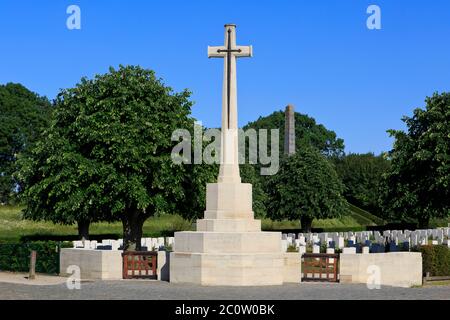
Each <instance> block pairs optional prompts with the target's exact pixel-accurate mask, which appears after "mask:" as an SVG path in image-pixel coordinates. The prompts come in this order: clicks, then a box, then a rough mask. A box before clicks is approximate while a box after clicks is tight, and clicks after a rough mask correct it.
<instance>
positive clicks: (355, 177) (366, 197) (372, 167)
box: [333, 153, 389, 214]
mask: <svg viewBox="0 0 450 320" xmlns="http://www.w3.org/2000/svg"><path fill="white" fill-rule="evenodd" d="M333 160H334V161H333V162H334V164H335V167H336V172H337V174H338V176H339V177H340V178H341V180H342V182H343V183H344V186H345V191H344V196H345V198H346V199H347V201H348V202H350V203H352V204H354V205H356V206H358V207H361V208H363V209H366V210H368V211H370V212H372V213H378V214H381V208H380V207H379V203H378V198H379V187H380V182H381V178H382V175H383V174H384V173H385V172H387V170H388V169H389V160H388V159H387V157H386V155H384V154H381V155H379V156H375V155H374V154H373V153H366V154H356V153H350V154H347V155H345V156H343V157H336V158H334V159H333Z"/></svg>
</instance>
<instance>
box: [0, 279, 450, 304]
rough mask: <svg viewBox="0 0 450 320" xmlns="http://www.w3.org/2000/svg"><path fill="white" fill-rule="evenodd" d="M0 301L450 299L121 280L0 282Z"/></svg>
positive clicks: (312, 286) (331, 287)
mask: <svg viewBox="0 0 450 320" xmlns="http://www.w3.org/2000/svg"><path fill="white" fill-rule="evenodd" d="M0 299H1V300H5V299H52V300H53V299H89V300H90V299H106V300H111V299H149V300H160V299H163V300H165V299H171V300H204V299H221V300H231V299H235V300H251V299H262V300H302V299H313V300H314V299H332V300H358V299H374V300H376V299H389V300H395V299H423V300H428V299H446V300H449V299H450V286H430V287H422V288H394V287H382V288H381V289H380V290H376V289H375V290H369V289H367V287H366V286H365V285H355V284H351V285H349V284H324V283H302V284H286V285H283V286H272V287H239V288H236V287H200V286H193V285H187V284H186V285H181V284H170V283H167V282H159V281H145V280H122V281H95V282H85V283H81V289H80V290H69V289H67V287H66V285H65V284H57V285H25V284H12V283H4V282H1V283H0Z"/></svg>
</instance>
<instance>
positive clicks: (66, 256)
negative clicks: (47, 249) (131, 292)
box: [60, 248, 169, 281]
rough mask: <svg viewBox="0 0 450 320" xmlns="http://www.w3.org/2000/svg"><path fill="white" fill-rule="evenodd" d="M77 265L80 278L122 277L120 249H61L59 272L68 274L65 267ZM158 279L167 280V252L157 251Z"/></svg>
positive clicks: (116, 278)
mask: <svg viewBox="0 0 450 320" xmlns="http://www.w3.org/2000/svg"><path fill="white" fill-rule="evenodd" d="M71 265H75V266H78V267H79V268H80V272H81V279H83V280H87V279H93V280H94V279H101V280H120V279H122V251H121V250H91V249H72V248H70V249H61V255H60V274H61V275H62V276H69V275H70V274H68V273H67V268H68V267H69V266H71ZM156 272H157V275H158V280H161V281H169V252H166V251H158V264H157V271H156Z"/></svg>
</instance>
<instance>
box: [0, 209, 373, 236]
mask: <svg viewBox="0 0 450 320" xmlns="http://www.w3.org/2000/svg"><path fill="white" fill-rule="evenodd" d="M21 209H22V208H21V207H11V206H0V242H17V241H19V240H20V238H21V237H22V236H37V235H39V236H43V235H45V236H75V235H77V226H76V225H65V226H64V225H58V224H54V223H51V222H44V221H40V222H35V221H29V220H23V219H22V218H21V213H20V211H21ZM355 212H356V210H352V212H350V214H349V215H348V216H344V217H341V218H339V219H323V220H322V219H320V220H314V221H313V228H322V229H324V230H326V231H347V230H355V231H356V230H364V227H365V226H366V225H374V222H373V221H371V220H370V224H369V223H367V224H366V223H361V222H362V221H363V220H362V219H361V218H358V217H359V216H362V215H360V212H361V211H358V212H357V213H355ZM363 214H364V215H367V214H366V213H363ZM369 215H370V214H369ZM364 222H367V220H364ZM261 225H262V229H263V230H266V231H270V230H274V231H275V230H290V229H292V230H295V229H297V230H298V229H300V223H299V222H298V221H272V220H270V219H262V221H261ZM181 230H193V229H192V224H191V223H190V222H189V221H187V220H185V219H183V218H182V217H180V216H178V215H161V216H158V217H152V218H150V219H148V220H147V221H146V222H145V224H144V230H143V233H144V236H146V237H158V236H169V235H172V234H173V232H175V231H181ZM90 234H91V235H107V234H116V235H117V236H118V237H122V224H121V222H115V223H94V224H92V225H91V228H90Z"/></svg>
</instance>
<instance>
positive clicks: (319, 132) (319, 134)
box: [244, 111, 344, 156]
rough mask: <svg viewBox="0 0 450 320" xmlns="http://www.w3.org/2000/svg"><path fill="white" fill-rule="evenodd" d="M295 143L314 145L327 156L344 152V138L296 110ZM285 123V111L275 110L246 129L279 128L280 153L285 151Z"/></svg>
mask: <svg viewBox="0 0 450 320" xmlns="http://www.w3.org/2000/svg"><path fill="white" fill-rule="evenodd" d="M294 114H295V144H296V149H297V150H298V149H301V148H303V147H308V146H309V147H314V148H316V149H317V150H319V151H320V152H321V153H322V154H324V155H326V156H342V155H343V154H344V140H342V139H340V138H337V136H336V133H335V132H334V131H331V130H328V129H327V128H325V127H324V126H323V125H321V124H317V123H316V120H314V118H311V117H309V116H307V115H305V114H301V113H299V112H295V113H294ZM284 124H285V115H284V112H283V111H275V112H274V113H272V114H271V115H268V116H266V117H259V119H258V120H256V121H254V122H250V123H248V124H247V125H246V126H245V127H244V130H246V129H249V128H253V129H255V130H256V132H258V130H259V129H267V130H270V129H279V130H280V131H279V132H280V134H279V137H280V141H279V146H280V148H281V149H280V154H281V153H283V151H284V150H283V149H282V148H283V146H284Z"/></svg>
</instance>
